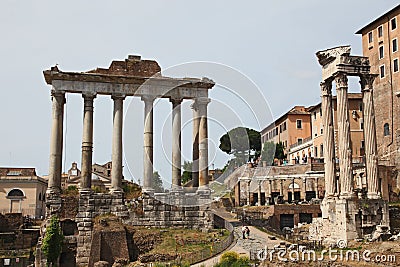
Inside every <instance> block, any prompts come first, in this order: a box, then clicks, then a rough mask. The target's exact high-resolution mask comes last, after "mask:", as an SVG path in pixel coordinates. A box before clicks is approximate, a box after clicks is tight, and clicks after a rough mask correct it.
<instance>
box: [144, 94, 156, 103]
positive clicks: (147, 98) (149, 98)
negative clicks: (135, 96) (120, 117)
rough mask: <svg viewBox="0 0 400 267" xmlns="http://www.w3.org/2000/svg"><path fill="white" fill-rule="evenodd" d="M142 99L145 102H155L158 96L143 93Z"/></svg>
mask: <svg viewBox="0 0 400 267" xmlns="http://www.w3.org/2000/svg"><path fill="white" fill-rule="evenodd" d="M141 99H142V101H143V102H145V103H146V102H147V103H153V102H154V100H155V99H156V96H153V95H142V96H141Z"/></svg>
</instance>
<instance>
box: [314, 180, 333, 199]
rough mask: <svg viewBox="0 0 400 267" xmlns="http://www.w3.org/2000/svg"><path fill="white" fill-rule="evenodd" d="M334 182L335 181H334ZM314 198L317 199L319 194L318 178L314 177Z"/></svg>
mask: <svg viewBox="0 0 400 267" xmlns="http://www.w3.org/2000/svg"><path fill="white" fill-rule="evenodd" d="M334 181H335V180H334ZM315 197H316V198H317V199H319V192H318V177H315Z"/></svg>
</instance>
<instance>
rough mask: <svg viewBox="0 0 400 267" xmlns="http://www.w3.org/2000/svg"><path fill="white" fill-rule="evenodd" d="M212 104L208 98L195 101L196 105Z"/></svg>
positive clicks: (199, 98)
mask: <svg viewBox="0 0 400 267" xmlns="http://www.w3.org/2000/svg"><path fill="white" fill-rule="evenodd" d="M210 102H211V99H210V98H208V97H197V98H195V99H194V103H193V104H194V105H197V106H199V105H208V103H210Z"/></svg>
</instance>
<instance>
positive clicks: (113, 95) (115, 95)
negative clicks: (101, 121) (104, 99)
mask: <svg viewBox="0 0 400 267" xmlns="http://www.w3.org/2000/svg"><path fill="white" fill-rule="evenodd" d="M125 97H126V95H123V94H112V95H111V98H112V99H113V100H120V99H121V100H124V99H125Z"/></svg>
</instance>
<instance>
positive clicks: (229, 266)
mask: <svg viewBox="0 0 400 267" xmlns="http://www.w3.org/2000/svg"><path fill="white" fill-rule="evenodd" d="M250 266H251V264H250V260H249V258H248V257H240V256H239V254H237V253H236V252H234V251H227V252H225V253H224V254H222V256H221V259H220V261H219V263H217V264H216V265H214V267H250Z"/></svg>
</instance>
